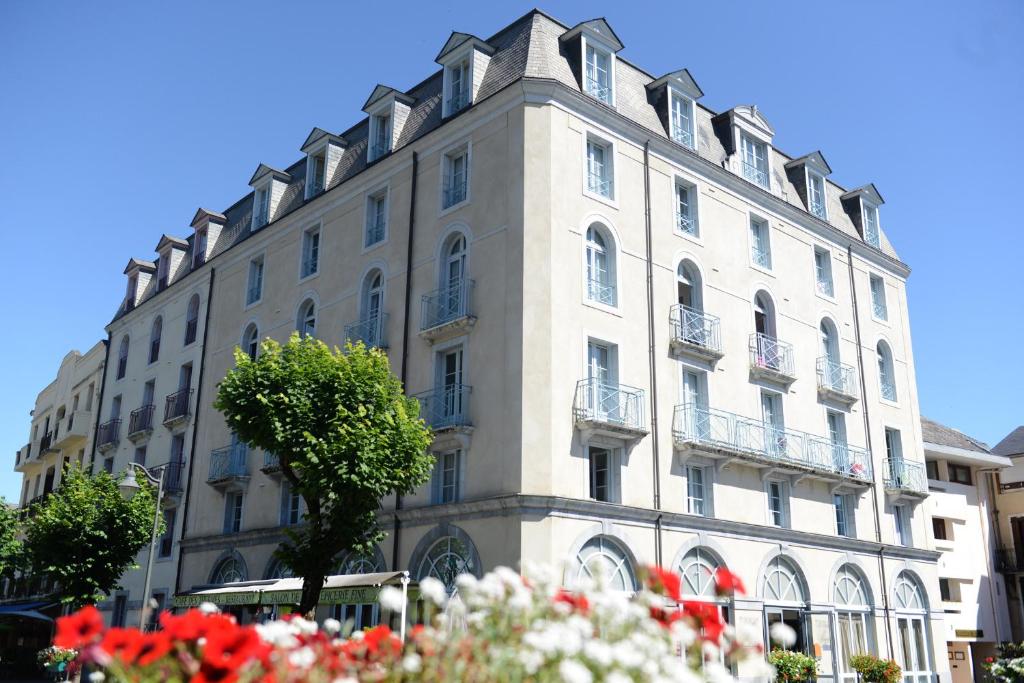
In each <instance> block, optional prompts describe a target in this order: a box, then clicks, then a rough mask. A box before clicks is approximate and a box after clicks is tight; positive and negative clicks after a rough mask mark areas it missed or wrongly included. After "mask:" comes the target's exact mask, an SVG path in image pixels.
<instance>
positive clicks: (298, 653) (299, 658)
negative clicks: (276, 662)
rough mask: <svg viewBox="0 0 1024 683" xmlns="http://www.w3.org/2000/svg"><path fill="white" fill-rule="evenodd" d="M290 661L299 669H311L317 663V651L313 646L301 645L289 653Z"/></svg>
mask: <svg viewBox="0 0 1024 683" xmlns="http://www.w3.org/2000/svg"><path fill="white" fill-rule="evenodd" d="M288 663H289V664H291V665H292V666H294V667H296V668H298V669H310V668H312V666H313V665H314V664H316V652H314V651H313V648H311V647H300V648H299V649H297V650H292V652H291V654H289V655H288Z"/></svg>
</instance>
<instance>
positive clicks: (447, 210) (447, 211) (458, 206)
mask: <svg viewBox="0 0 1024 683" xmlns="http://www.w3.org/2000/svg"><path fill="white" fill-rule="evenodd" d="M467 204H469V189H468V188H467V189H466V198H465V199H463V200H462V201H461V202H458V203H457V204H452V205H451V206H449V207H446V208H444V209H441V213H439V214H437V215H438V217H439V218H440V217H441V216H447V215H448V214H450V213H455V212H456V211H458V210H459V209H461V208H462V207H464V206H466V205H467Z"/></svg>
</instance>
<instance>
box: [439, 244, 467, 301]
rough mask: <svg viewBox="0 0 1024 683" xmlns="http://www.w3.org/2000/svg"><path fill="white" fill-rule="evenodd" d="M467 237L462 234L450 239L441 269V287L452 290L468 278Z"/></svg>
mask: <svg viewBox="0 0 1024 683" xmlns="http://www.w3.org/2000/svg"><path fill="white" fill-rule="evenodd" d="M467 256H468V253H467V250H466V236H465V235H463V234H462V233H461V232H459V233H455V234H454V235H452V236H451V237H449V238H448V244H447V246H446V247H445V249H444V264H443V268H442V269H441V287H442V288H445V287H447V288H448V289H451V288H453V287H455V286H456V285H457V284H459V283H461V282H462V281H463V280H464V279H465V278H466V257H467Z"/></svg>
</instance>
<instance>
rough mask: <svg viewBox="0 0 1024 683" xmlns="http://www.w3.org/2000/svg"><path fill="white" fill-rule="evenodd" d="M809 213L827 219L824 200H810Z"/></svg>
mask: <svg viewBox="0 0 1024 683" xmlns="http://www.w3.org/2000/svg"><path fill="white" fill-rule="evenodd" d="M810 208H811V214H812V215H813V216H815V217H817V218H820V219H821V220H823V221H824V220H828V214H827V213H826V212H825V202H822V201H813V200H812V201H811V207H810Z"/></svg>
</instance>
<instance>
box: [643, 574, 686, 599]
mask: <svg viewBox="0 0 1024 683" xmlns="http://www.w3.org/2000/svg"><path fill="white" fill-rule="evenodd" d="M648 571H649V572H650V574H648V576H647V585H648V587H649V588H650V589H651V590H652V591H654V592H655V593H660V594H662V595H667V596H668V597H670V598H672V599H673V600H675V601H676V602H679V600H680V598H681V592H680V583H681V579H680V578H679V575H678V574H676V573H675V572H671V571H669V570H667V569H662V568H661V567H648Z"/></svg>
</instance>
